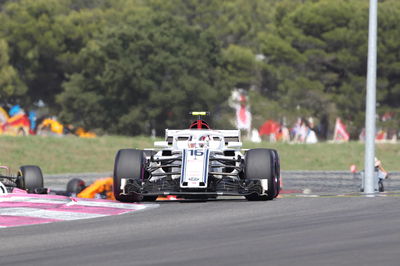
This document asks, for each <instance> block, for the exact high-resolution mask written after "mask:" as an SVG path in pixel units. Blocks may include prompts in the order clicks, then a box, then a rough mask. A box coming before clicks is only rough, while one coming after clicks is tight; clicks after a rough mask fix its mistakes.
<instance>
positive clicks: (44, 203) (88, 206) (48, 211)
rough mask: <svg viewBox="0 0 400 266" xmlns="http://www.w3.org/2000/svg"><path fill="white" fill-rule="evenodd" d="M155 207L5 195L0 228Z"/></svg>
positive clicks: (0, 207)
mask: <svg viewBox="0 0 400 266" xmlns="http://www.w3.org/2000/svg"><path fill="white" fill-rule="evenodd" d="M158 206H159V205H158V204H135V203H129V204H128V203H119V202H114V201H109V200H93V199H80V198H71V197H64V196H56V195H34V194H8V195H4V196H0V228H6V227H13V226H23V225H32V224H43V223H52V222H60V221H71V220H78V219H90V218H97V217H104V216H110V215H119V214H124V213H130V212H134V211H140V210H145V209H147V208H151V207H158Z"/></svg>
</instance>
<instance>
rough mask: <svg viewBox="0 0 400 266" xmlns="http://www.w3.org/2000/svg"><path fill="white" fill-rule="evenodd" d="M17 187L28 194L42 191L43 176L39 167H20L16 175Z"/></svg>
mask: <svg viewBox="0 0 400 266" xmlns="http://www.w3.org/2000/svg"><path fill="white" fill-rule="evenodd" d="M17 187H18V188H20V189H25V190H28V191H29V192H35V190H36V189H43V174H42V170H41V169H40V167H38V166H36V165H24V166H21V167H20V168H19V171H18V175H17Z"/></svg>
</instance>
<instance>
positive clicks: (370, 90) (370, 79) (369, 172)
mask: <svg viewBox="0 0 400 266" xmlns="http://www.w3.org/2000/svg"><path fill="white" fill-rule="evenodd" d="M377 1H378V0H370V4H369V31H368V71H367V99H366V115H365V133H366V135H365V179H364V180H365V184H364V188H365V189H364V192H365V193H367V194H368V193H374V192H375V190H374V158H375V115H376V54H377V52H376V50H377V49H376V46H377V24H378V22H377V21H378V12H377V9H378V2H377Z"/></svg>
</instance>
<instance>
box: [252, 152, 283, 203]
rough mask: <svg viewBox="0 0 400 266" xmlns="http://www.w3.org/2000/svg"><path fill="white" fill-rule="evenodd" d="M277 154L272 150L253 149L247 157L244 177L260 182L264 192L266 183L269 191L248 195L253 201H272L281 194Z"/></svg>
mask: <svg viewBox="0 0 400 266" xmlns="http://www.w3.org/2000/svg"><path fill="white" fill-rule="evenodd" d="M277 154H278V153H277V152H276V151H274V150H270V149H252V150H249V151H248V152H247V153H246V155H245V169H244V175H245V178H246V179H247V180H250V181H253V182H259V185H260V186H261V188H262V190H264V187H263V185H262V184H263V183H266V185H267V190H265V191H261V193H253V194H250V195H246V196H245V197H246V199H248V200H251V201H259V200H263V201H264V200H272V199H274V198H275V197H276V196H278V194H279V177H278V176H279V173H278V172H277V171H279V168H277V164H276V162H277V160H278V157H277Z"/></svg>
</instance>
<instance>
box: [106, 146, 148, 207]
mask: <svg viewBox="0 0 400 266" xmlns="http://www.w3.org/2000/svg"><path fill="white" fill-rule="evenodd" d="M144 164H145V156H144V152H143V151H142V150H136V149H122V150H119V151H118V152H117V154H116V156H115V163H114V175H113V193H114V197H115V199H116V200H118V201H122V202H135V201H141V200H142V199H143V196H142V195H141V194H140V193H139V192H138V193H134V194H133V195H121V192H122V190H121V180H122V178H127V179H130V180H132V181H134V182H136V183H138V184H140V183H141V182H142V181H143V178H144Z"/></svg>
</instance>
